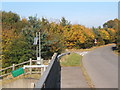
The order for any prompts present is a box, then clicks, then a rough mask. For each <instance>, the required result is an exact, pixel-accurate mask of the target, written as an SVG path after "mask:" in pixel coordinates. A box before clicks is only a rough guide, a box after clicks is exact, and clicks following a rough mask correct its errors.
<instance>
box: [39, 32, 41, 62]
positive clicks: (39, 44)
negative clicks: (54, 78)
mask: <svg viewBox="0 0 120 90" xmlns="http://www.w3.org/2000/svg"><path fill="white" fill-rule="evenodd" d="M39 57H40V60H41V40H40V32H39Z"/></svg>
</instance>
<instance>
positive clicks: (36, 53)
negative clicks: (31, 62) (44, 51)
mask: <svg viewBox="0 0 120 90" xmlns="http://www.w3.org/2000/svg"><path fill="white" fill-rule="evenodd" d="M36 37H38V35H37V32H36ZM36 57H38V46H36Z"/></svg>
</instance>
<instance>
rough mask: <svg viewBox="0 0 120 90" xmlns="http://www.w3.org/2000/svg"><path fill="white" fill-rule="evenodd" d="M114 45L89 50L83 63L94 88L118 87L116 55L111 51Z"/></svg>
mask: <svg viewBox="0 0 120 90" xmlns="http://www.w3.org/2000/svg"><path fill="white" fill-rule="evenodd" d="M114 46H115V45H110V46H105V47H100V48H97V49H94V50H92V51H89V53H87V54H86V55H84V57H83V65H84V67H85V68H86V71H87V73H88V75H89V76H90V78H91V80H92V81H93V83H94V85H95V88H118V56H117V55H115V54H114V53H113V51H112V47H114Z"/></svg>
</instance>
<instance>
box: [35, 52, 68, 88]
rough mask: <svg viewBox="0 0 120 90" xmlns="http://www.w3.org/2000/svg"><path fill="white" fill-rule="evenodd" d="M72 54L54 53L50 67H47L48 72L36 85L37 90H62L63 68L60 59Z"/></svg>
mask: <svg viewBox="0 0 120 90" xmlns="http://www.w3.org/2000/svg"><path fill="white" fill-rule="evenodd" d="M67 54H70V53H63V54H61V55H58V54H57V53H54V55H53V57H52V59H51V62H50V64H49V66H48V67H47V69H46V71H45V72H44V73H43V75H42V77H41V78H40V80H39V81H38V82H37V83H35V88H34V89H35V90H36V88H39V89H43V88H57V89H60V86H61V85H60V83H61V82H60V80H61V66H60V62H59V58H60V57H61V56H64V55H67ZM37 90H38V89H37Z"/></svg>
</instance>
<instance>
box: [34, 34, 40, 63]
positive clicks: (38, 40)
mask: <svg viewBox="0 0 120 90" xmlns="http://www.w3.org/2000/svg"><path fill="white" fill-rule="evenodd" d="M38 42H39V44H38ZM33 45H36V57H37V60H38V61H37V64H41V40H40V32H39V33H37V32H36V37H35V38H34V43H33Z"/></svg>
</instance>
